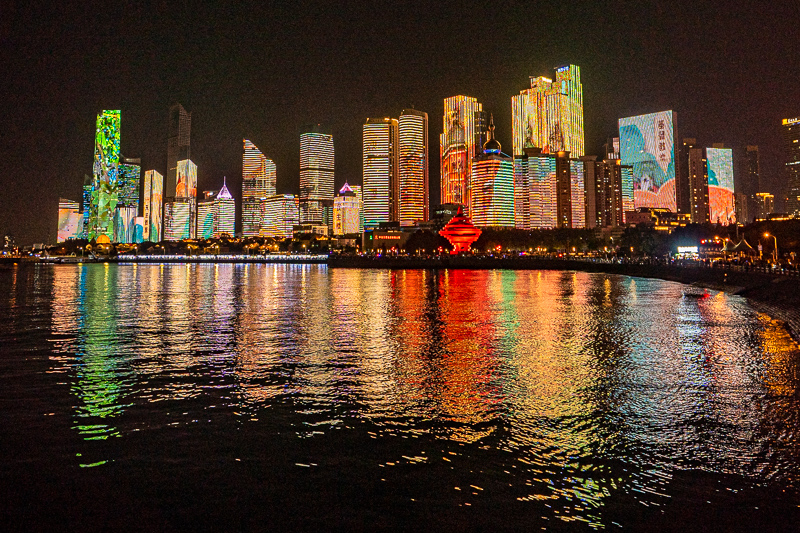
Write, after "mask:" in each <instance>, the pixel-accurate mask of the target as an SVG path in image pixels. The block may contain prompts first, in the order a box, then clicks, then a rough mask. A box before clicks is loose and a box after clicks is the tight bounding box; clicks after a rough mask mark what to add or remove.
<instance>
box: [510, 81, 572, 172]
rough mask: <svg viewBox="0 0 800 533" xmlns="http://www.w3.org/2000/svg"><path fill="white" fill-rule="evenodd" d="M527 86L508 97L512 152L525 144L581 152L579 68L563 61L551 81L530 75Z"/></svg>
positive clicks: (520, 150)
mask: <svg viewBox="0 0 800 533" xmlns="http://www.w3.org/2000/svg"><path fill="white" fill-rule="evenodd" d="M530 79H531V87H530V89H525V90H524V91H521V92H520V93H519V94H518V95H516V96H513V97H512V98H511V113H512V119H513V129H514V132H513V133H514V155H522V154H524V153H525V149H526V148H540V149H541V150H542V153H545V154H548V153H556V152H570V153H572V154H573V156H575V157H580V156H582V155H583V153H584V140H583V85H582V84H581V69H580V67H578V66H577V65H565V66H562V67H559V68H557V69H556V79H555V81H553V80H551V79H550V78H545V77H543V76H540V77H534V76H531V78H530Z"/></svg>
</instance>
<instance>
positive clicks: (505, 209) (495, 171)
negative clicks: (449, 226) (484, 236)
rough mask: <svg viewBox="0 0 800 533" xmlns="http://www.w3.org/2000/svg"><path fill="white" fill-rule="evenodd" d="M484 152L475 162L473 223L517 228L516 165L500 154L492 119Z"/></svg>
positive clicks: (472, 197) (473, 168)
mask: <svg viewBox="0 0 800 533" xmlns="http://www.w3.org/2000/svg"><path fill="white" fill-rule="evenodd" d="M488 131H489V133H488V137H489V139H488V140H487V141H486V143H485V144H484V145H483V153H482V154H480V155H478V156H475V158H474V159H473V161H472V171H471V173H470V174H471V178H470V179H471V182H470V187H469V190H470V200H469V205H470V206H471V209H472V222H473V223H474V224H475V225H477V226H481V227H487V226H495V227H507V228H513V227H514V163H513V160H512V159H511V158H510V157H509V156H507V155H506V154H504V153H503V152H502V151H501V148H502V147H501V146H500V143H499V142H498V141H497V139H495V137H494V120H493V119H492V120H490V122H489V128H488Z"/></svg>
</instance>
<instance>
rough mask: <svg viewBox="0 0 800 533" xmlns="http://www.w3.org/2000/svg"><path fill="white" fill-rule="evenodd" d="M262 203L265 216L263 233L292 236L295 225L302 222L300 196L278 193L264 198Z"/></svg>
mask: <svg viewBox="0 0 800 533" xmlns="http://www.w3.org/2000/svg"><path fill="white" fill-rule="evenodd" d="M262 204H263V213H264V217H263V226H262V228H261V235H262V236H263V237H273V238H280V239H287V238H291V237H292V234H293V233H292V231H293V227H294V226H295V225H297V224H299V223H300V213H299V209H298V198H297V197H296V196H294V195H292V194H278V195H274V196H270V197H268V198H264V199H263V200H262Z"/></svg>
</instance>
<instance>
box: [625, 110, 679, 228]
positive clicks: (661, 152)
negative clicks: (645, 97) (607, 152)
mask: <svg viewBox="0 0 800 533" xmlns="http://www.w3.org/2000/svg"><path fill="white" fill-rule="evenodd" d="M675 121H676V115H675V113H673V112H672V111H660V112H658V113H650V114H647V115H639V116H635V117H628V118H621V119H619V142H620V159H622V164H624V165H631V166H632V167H633V199H634V205H635V206H636V207H637V208H639V207H660V208H663V209H669V210H670V211H672V212H673V213H674V212H675V210H676V208H677V202H676V198H675V142H674V132H675Z"/></svg>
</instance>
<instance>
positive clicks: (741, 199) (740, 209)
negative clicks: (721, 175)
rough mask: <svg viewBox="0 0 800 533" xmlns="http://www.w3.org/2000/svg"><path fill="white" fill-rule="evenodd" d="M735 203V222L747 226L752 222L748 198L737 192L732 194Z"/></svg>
mask: <svg viewBox="0 0 800 533" xmlns="http://www.w3.org/2000/svg"><path fill="white" fill-rule="evenodd" d="M734 197H735V203H736V222H739V223H741V224H748V223H750V222H752V221H753V217H752V212H751V210H750V204H751V203H752V202H750V197H749V196H748V195H746V194H744V193H741V192H737V193H736V194H734Z"/></svg>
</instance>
